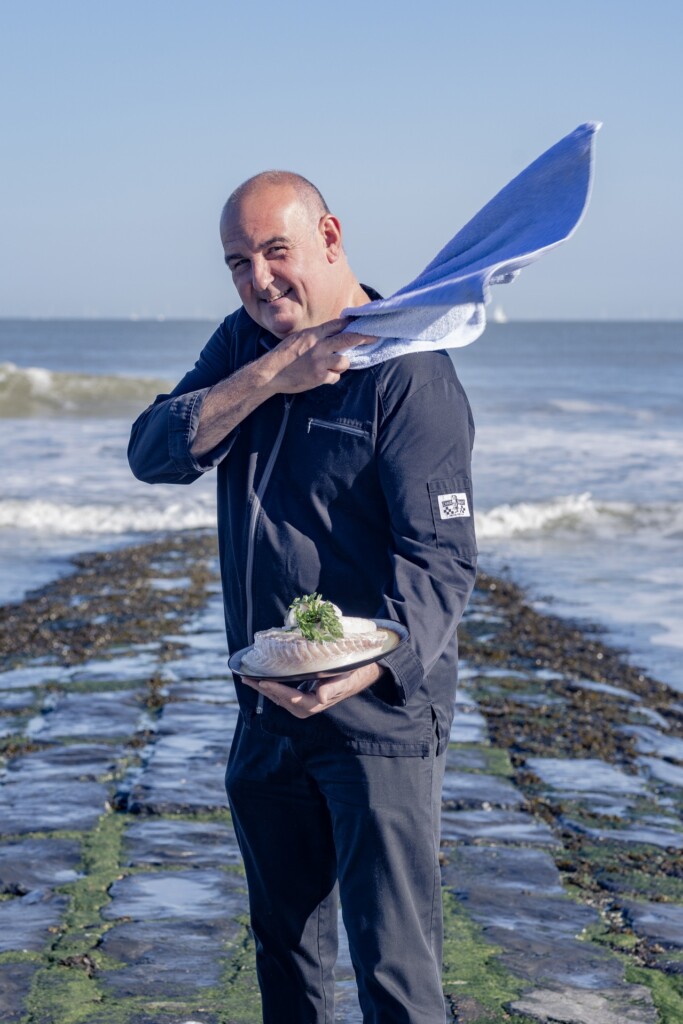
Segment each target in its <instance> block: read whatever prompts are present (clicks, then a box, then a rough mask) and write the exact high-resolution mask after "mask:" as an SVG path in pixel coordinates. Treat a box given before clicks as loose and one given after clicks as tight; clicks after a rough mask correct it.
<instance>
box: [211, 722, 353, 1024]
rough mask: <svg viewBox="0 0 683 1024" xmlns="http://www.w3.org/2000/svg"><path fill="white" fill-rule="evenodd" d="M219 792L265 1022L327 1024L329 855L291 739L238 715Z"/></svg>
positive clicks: (326, 834) (327, 833)
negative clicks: (236, 848)
mask: <svg viewBox="0 0 683 1024" xmlns="http://www.w3.org/2000/svg"><path fill="white" fill-rule="evenodd" d="M226 790H227V793H228V799H229V802H230V809H231V811H232V817H233V823H234V826H235V832H236V834H237V839H238V842H239V844H240V849H241V851H242V856H243V858H244V863H245V869H246V873H247V884H248V887H249V905H250V912H251V924H252V930H253V933H254V937H255V941H256V965H257V972H258V979H259V986H260V989H261V997H262V1003H263V1021H264V1024H333V1022H334V976H333V970H334V962H335V959H336V955H337V893H336V886H335V881H336V858H335V851H334V845H333V841H332V830H331V824H330V817H329V812H328V810H327V807H326V806H325V802H324V800H323V799H322V798H321V796H320V793H319V792H318V790H317V788H316V787H315V785H314V784H313V783H312V782H311V780H310V779H309V778H308V777H307V776H306V774H305V772H304V771H303V770H302V768H301V764H300V762H299V761H298V760H297V758H296V757H295V756H294V755H293V753H292V750H291V747H290V744H289V741H288V740H285V739H280V738H278V737H275V736H267V735H264V734H263V733H262V732H261V729H260V726H258V725H255V726H253V727H252V728H250V729H247V728H246V727H245V726H244V724H243V722H242V719H241V718H240V720H239V723H238V727H237V730H236V732H235V738H234V740H233V745H232V748H231V751H230V760H229V762H228V769H227V772H226Z"/></svg>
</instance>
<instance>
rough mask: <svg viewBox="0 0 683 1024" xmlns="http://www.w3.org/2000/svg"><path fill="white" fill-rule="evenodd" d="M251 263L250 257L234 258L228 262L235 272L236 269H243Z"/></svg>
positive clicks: (231, 269)
mask: <svg viewBox="0 0 683 1024" xmlns="http://www.w3.org/2000/svg"><path fill="white" fill-rule="evenodd" d="M248 263H249V260H248V259H239V260H233V261H232V262H231V263H229V264H228V267H229V269H230V271H231V272H232V273H233V274H234V273H235V271H236V270H241V269H243V268H244V267H245V266H246V265H247V264H248Z"/></svg>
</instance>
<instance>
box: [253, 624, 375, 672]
mask: <svg viewBox="0 0 683 1024" xmlns="http://www.w3.org/2000/svg"><path fill="white" fill-rule="evenodd" d="M342 626H343V629H344V636H343V637H339V638H338V639H336V640H318V641H316V640H307V639H306V638H305V637H304V636H302V635H301V633H300V631H299V630H290V629H277V628H276V629H264V630H261V631H260V632H258V633H256V635H255V636H254V647H253V649H252V650H251V651H250V652H249V656H248V659H247V661H248V665H249V667H250V668H252V669H261V670H263V671H267V672H288V673H291V672H298V671H301V672H321V671H324V670H326V669H329V668H337V667H342V666H343V665H347V664H351V663H352V662H354V661H360V660H362V659H363V658H371V657H372V656H373V654H375V653H378V652H379V651H381V649H382V647H383V646H384V644H385V643H386V640H387V636H388V634H387V632H386V630H383V629H377V627H376V626H375V623H374V622H373V621H372V620H371V619H359V618H353V617H346V616H345V617H343V618H342Z"/></svg>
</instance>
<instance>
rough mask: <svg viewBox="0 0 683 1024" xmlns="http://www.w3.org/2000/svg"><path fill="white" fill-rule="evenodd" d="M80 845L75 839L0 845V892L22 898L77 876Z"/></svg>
mask: <svg viewBox="0 0 683 1024" xmlns="http://www.w3.org/2000/svg"><path fill="white" fill-rule="evenodd" d="M80 865H81V844H80V843H79V842H78V841H77V840H75V839H23V840H21V841H20V842H17V843H6V844H4V845H2V846H0V893H5V892H6V893H16V894H17V895H24V894H25V893H27V892H29V891H30V890H31V889H38V888H40V887H41V886H55V885H63V884H64V883H65V882H73V881H74V880H75V879H76V878H78V877H79V871H78V870H77V869H78V868H80Z"/></svg>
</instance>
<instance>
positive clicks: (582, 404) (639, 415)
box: [548, 398, 654, 421]
mask: <svg viewBox="0 0 683 1024" xmlns="http://www.w3.org/2000/svg"><path fill="white" fill-rule="evenodd" d="M548 405H549V406H550V407H551V408H553V409H557V410H558V412H566V413H580V414H581V415H584V414H585V415H587V416H602V415H605V414H607V415H609V416H627V417H628V418H629V419H635V420H643V421H648V420H652V419H654V412H653V410H652V409H639V408H634V407H633V406H629V405H620V404H618V403H617V402H589V401H586V400H585V399H583V398H551V399H549V400H548Z"/></svg>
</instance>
